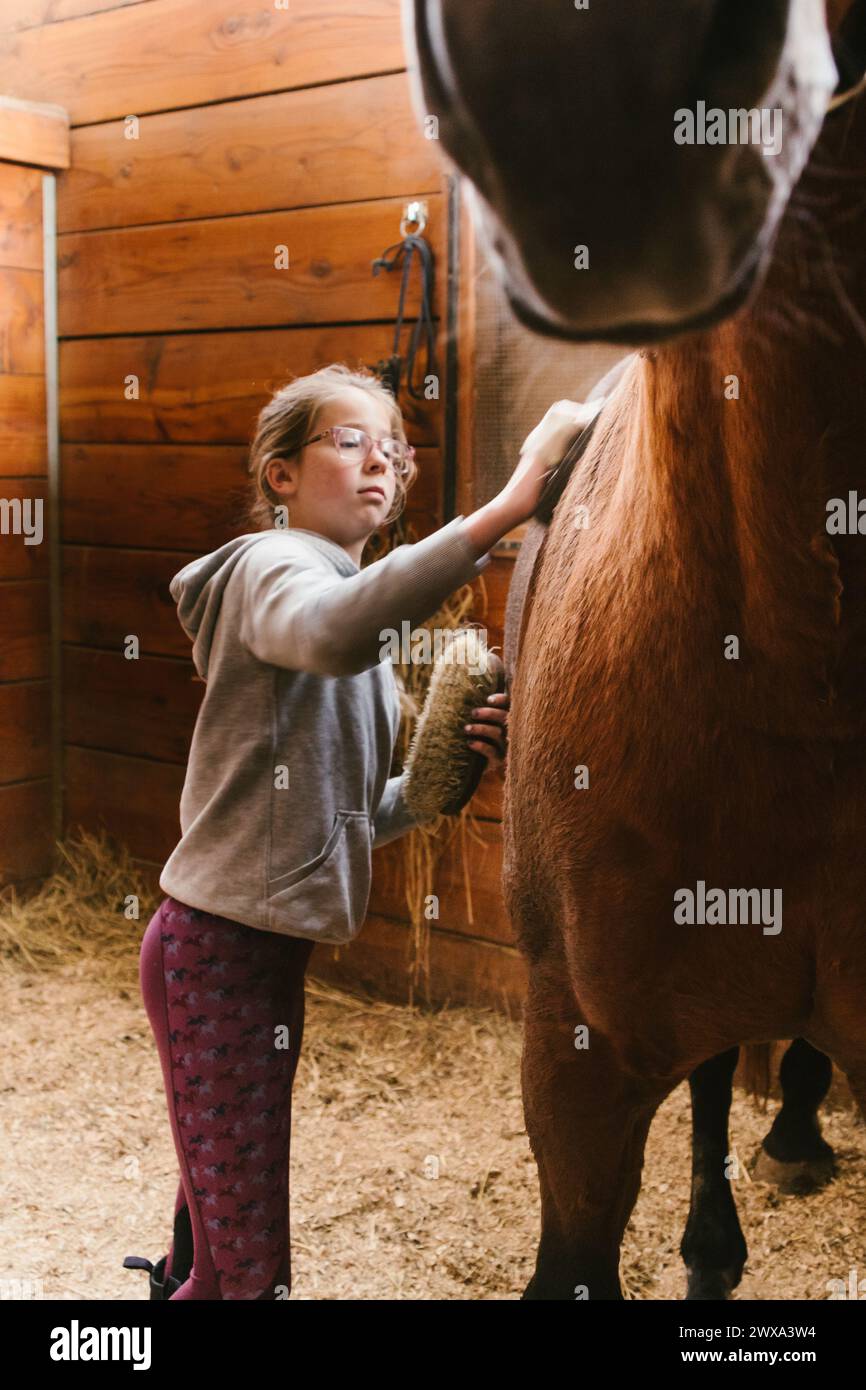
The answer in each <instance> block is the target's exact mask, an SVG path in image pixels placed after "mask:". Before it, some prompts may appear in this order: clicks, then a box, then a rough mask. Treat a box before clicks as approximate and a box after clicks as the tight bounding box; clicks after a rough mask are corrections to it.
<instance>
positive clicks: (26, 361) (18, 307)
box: [0, 266, 45, 469]
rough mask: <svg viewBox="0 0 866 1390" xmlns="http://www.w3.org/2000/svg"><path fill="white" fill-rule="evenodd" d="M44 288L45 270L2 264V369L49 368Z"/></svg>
mask: <svg viewBox="0 0 866 1390" xmlns="http://www.w3.org/2000/svg"><path fill="white" fill-rule="evenodd" d="M42 291H43V277H42V271H41V270H14V269H12V268H10V267H8V266H7V267H0V372H13V373H17V374H22V375H23V374H27V373H31V374H36V375H41V374H42V373H43V372H44V371H45V322H44V319H43V292H42ZM2 467H3V464H2V462H0V469H2Z"/></svg>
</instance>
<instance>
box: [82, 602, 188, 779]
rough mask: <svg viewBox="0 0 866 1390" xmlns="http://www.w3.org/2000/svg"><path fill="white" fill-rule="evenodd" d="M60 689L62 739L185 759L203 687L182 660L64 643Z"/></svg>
mask: <svg viewBox="0 0 866 1390" xmlns="http://www.w3.org/2000/svg"><path fill="white" fill-rule="evenodd" d="M134 630H135V624H134V622H130V626H129V631H130V632H133V631H134ZM63 689H64V694H65V698H64V702H63V736H64V739H65V741H66V742H67V743H74V744H76V745H77V746H79V747H88V748H101V749H104V750H106V751H108V752H115V753H124V754H129V755H131V756H137V757H145V758H157V759H159V760H160V761H161V762H172V763H185V762H186V760H187V757H188V755H189V742H190V737H191V735H192V730H193V726H194V724H195V719H196V715H197V714H198V708H199V705H200V704H201V700H202V696H203V694H204V689H205V687H204V682H203V681H201V680H199V679H198V678H197V677H196V675H195V671H194V668H193V667H192V665H191V663H190V662H189V661H188V660H187V661H177V660H173V659H171V658H167V657H153V656H143V657H140V658H139V659H138V660H137V661H130V660H127V659H126V657H124V656H123V655H122V653H120V652H105V651H91V650H89V649H88V648H87V647H65V648H64V651H63Z"/></svg>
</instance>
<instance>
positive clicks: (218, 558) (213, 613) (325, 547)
mask: <svg viewBox="0 0 866 1390" xmlns="http://www.w3.org/2000/svg"><path fill="white" fill-rule="evenodd" d="M280 535H285V536H287V537H289V536H292V537H303V539H304V540H305V541H306V542H307V543H308V544H309V545H311V546H312V547H313V549H315V550H318V551H319V552H320V553H321V554H323V555H326V556H327V557H328V559H329V560H331V561H332V563H334V565H335V567H336V568H337V569H338V570H339V571H340V573H341V574H344V575H350V574H357V573H358V566H357V565H356V564H355V562H354V560H353V559H352V558H351V557H350V556H349V555H347V554H346V552H345V550H344V549H343V547H342V546H341V545H337V544H336V542H335V541H329V540H328V539H327V538H326V537H325V536H320V535H319V534H318V533H317V532H315V531H304V530H302V529H301V528H300V527H297V526H293V527H291V528H289V529H287V530H286V531H282V532H281V531H279V530H273V529H272V530H268V531H254V532H251V533H250V534H248V535H244V536H236V537H235V539H234V540H232V541H227V542H226V544H225V545H221V546H220V548H219V549H218V550H212V551H211V552H210V554H208V555H202V556H201V558H200V559H198V560H191V561H190V563H189V564H188V565H184V567H183V569H182V570H178V572H177V574H176V575H175V576H174V578H173V579H172V581H171V583H170V584H169V593H170V594H171V596H172V598H173V599H174V601H175V603H176V604H177V616H178V619H179V621H180V625H181V627H182V628H183V630H184V632H185V633H186V635H187V637H189V638H190V640H191V641H192V659H193V663H194V665H195V669H196V671H197V672H198V674H199V675H200V676H202V677H203V678H204V679H205V680H206V679H207V672H208V662H209V659H210V650H211V643H212V642H213V635H214V629H215V628H216V624H217V619H218V618H219V615H220V609H221V608H222V599H223V593H224V592H225V587H226V585H227V584H228V582H229V580H230V579H231V577H232V574H233V573H234V570H235V567H236V565H237V564H238V561H239V560H240V559H241V558H242V557H243V556H244V555H245V554H246V553H247V551H248V550H249V549H250V548H251V547H252V546H254V545H258V544H259V543H260V542H261V541H264V540H273V538H274V536H280Z"/></svg>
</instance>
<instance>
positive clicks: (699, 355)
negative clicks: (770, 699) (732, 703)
mask: <svg viewBox="0 0 866 1390" xmlns="http://www.w3.org/2000/svg"><path fill="white" fill-rule="evenodd" d="M858 114H859V115H860V120H859V127H860V130H861V131H863V130H864V127H866V119H864V118H866V111H864V112H862V113H858ZM859 146H860V148H866V141H863V140H860V141H859ZM837 153H838V152H837ZM821 158H822V159H824V160H825V159H826V153H825V154H824V155H823V156H822V157H821ZM853 162H854V161H853V156H852V155H851V153H850V151H848V154H847V160H846V162H845V163H844V164H843V165H842V166H840V168H838V169H836V170H834V171H833V172H832V173H831V174H830V175H829V176H825V175H824V174H823V172H822V169H823V167H825V166H824V165H822V162H821V160H819V161H818V162H817V165H816V170H815V171H810V179H809V180H807V181H806V182H805V185H804V188H803V189H802V190H801V194H800V195H799V198H800V200H803V201H802V202H801V209H802V206H806V207H807V208H808V207H810V200H814V201H815V202H816V203H817V204H820V198H819V197H818V195H817V194H816V193H815V189H816V187H817V189H818V193H821V192H823V219H824V221H823V225H816V223H815V222H814V221H812V222H809V221H807V220H805V219H804V214H803V212H802V210H799V211H798V210H797V209H794V210H792V212H791V214H790V215H789V218H788V221H787V224H786V227H785V228H784V230H783V233H782V236H781V237H780V241H779V247H778V250H777V253H776V258H775V262H774V265H773V268H772V270H771V272H770V275H769V276H768V279H767V283H766V285H765V286H764V288H763V289H762V290H761V292H760V293H759V295H758V296H757V298H756V300H755V302H754V304H753V305H752V306H751V307H750V308H749V309H747V310H745V311H743V312H741V313H740V314H739V315H737V316H736V317H735V318H734V319H732V320H730V321H729V322H727V323H726V324H724V325H722V326H721V327H719V328H717V329H715V330H712V331H711V332H708V333H705V334H701V335H698V336H695V337H693V338H690V339H684V340H682V341H680V342H678V343H675V344H673V345H670V346H668V347H666V348H663V349H661V350H659V351H654V352H650V353H647V354H646V355H645V357H644V359H643V361H642V362H641V364H640V368H639V370H638V373H637V377H636V389H637V395H638V402H639V405H638V411H637V419H638V420H639V421H640V425H641V428H640V429H639V430H638V431H637V432H636V433H635V434H633V435H632V437H631V446H632V447H631V453H632V457H633V459H634V461H635V463H636V464H637V470H636V471H637V472H639V474H640V476H641V479H642V483H643V488H644V496H645V497H646V499H647V500H648V501H649V503H650V504H651V506H650V510H651V511H652V512H653V513H654V514H655V515H656V516H657V518H663V520H662V521H661V523H660V524H659V525H658V526H657V528H656V530H655V534H656V536H657V538H658V540H659V543H664V537H665V536H667V537H668V538H671V539H670V542H669V543H670V544H671V545H672V547H673V548H675V549H677V548H678V549H679V551H680V554H681V555H682V554H684V555H685V556H695V557H696V558H697V559H698V562H700V558H701V556H703V558H704V560H705V562H706V567H707V568H709V567H712V566H715V567H717V569H718V572H719V573H720V574H721V573H725V574H728V575H729V576H730V575H731V572H732V570H734V571H736V575H735V583H736V586H737V588H738V589H739V592H740V594H741V599H742V609H743V611H744V613H745V615H746V617H747V619H748V621H749V622H750V624H751V625H752V630H753V632H754V633H756V634H760V635H761V636H762V637H765V638H767V640H770V636H771V634H770V632H769V627H770V625H775V639H774V642H775V641H778V640H780V634H779V627H780V623H782V622H784V619H785V615H786V614H787V617H788V620H789V621H788V628H789V631H790V634H791V638H792V641H793V640H794V637H795V633H796V631H797V630H799V631H800V633H801V634H802V632H803V630H804V624H805V626H806V628H807V629H808V628H809V627H811V628H812V629H813V630H814V631H815V632H816V633H817V632H819V631H820V632H826V629H827V624H828V623H832V624H836V623H838V622H839V620H840V608H839V596H840V592H841V583H842V582H843V581H844V583H845V584H846V586H848V587H850V583H851V582H852V581H856V586H855V587H856V589H857V590H861V584H862V586H863V588H864V589H866V556H864V546H866V541H864V539H863V538H862V537H861V538H860V540H859V546H857V545H856V544H854V545H852V543H851V541H850V540H847V539H843V540H841V541H839V540H837V539H835V538H834V537H833V536H831V535H830V534H828V530H827V519H828V510H827V508H828V503H829V502H831V499H834V498H842V499H845V500H847V499H848V494H849V492H851V491H857V490H858V489H859V496H860V497H862V499H863V500H864V512H866V467H864V460H863V441H864V439H866V209H864V203H863V199H862V195H861V194H860V193H859V192H858V189H857V186H856V185H855V184H854V182H853V178H852V177H851V171H850V170H849V167H848V166H849V165H851V164H852V163H853ZM857 162H858V163H859V169H858V171H857V172H858V173H859V175H860V179H861V182H860V184H859V188H861V189H862V186H863V185H862V172H863V168H864V165H866V156H864V158H862V159H858V161H857ZM816 211H817V209H816V210H812V211H811V212H810V216H811V217H813V218H814V217H815V215H816ZM638 460H639V462H638ZM650 524H651V523H650ZM864 530H866V517H864ZM856 540H857V537H854V541H855V542H856ZM861 592H862V590H861ZM774 642H773V643H771V645H774Z"/></svg>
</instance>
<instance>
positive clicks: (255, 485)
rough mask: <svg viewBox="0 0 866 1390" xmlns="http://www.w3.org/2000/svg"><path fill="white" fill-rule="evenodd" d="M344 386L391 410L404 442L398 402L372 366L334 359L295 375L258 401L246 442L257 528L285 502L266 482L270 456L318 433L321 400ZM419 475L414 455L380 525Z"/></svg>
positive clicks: (293, 449)
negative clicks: (361, 367) (354, 366)
mask: <svg viewBox="0 0 866 1390" xmlns="http://www.w3.org/2000/svg"><path fill="white" fill-rule="evenodd" d="M348 386H352V387H357V388H358V389H360V390H361V391H367V392H368V393H369V394H370V395H371V396H373V397H374V398H375V399H376V400H378V401H381V403H382V404H383V405H384V406H385V407H386V408H387V410H388V411H389V413H390V416H391V424H392V432H393V434H394V436H395V437H396V438H397V439H401V440H402V441H403V443H404V444H405V443H406V442H407V440H406V432H405V429H404V427H403V416H402V414H401V412H400V407H399V405H398V404H397V401H396V400H395V398H394V396H393V395H392V394H391V392H390V391H389V390H388V388H387V386H386V385H385V384H384V382H382V381H381V380H380V379H379V377H377V376H375V375H374V374H373V373H372V372H368V371H366V370H353V369H352V368H351V367H347V366H346V365H345V364H344V363H342V362H335V363H333V364H332V365H331V366H330V367H321V368H320V369H319V370H318V371H317V372H311V373H310V374H309V375H308V376H297V377H295V378H294V379H293V380H292V381H290V382H289V383H288V384H287V385H286V386H283V387H281V388H280V390H279V391H275V392H274V394H273V396H272V397H271V399H270V400H269V401H268V403H267V405H265V406H263V407H262V409H261V411H260V412H259V417H258V420H257V421H256V431H255V435H254V436H253V441H252V444H251V445H250V458H249V472H250V476H251V478H252V491H253V497H252V500H251V502H250V506H249V509H248V513H247V515H248V518H249V520H250V521H251V522H252V524H253V526H254V528H255V529H256V530H257V531H263V530H267V529H268V528H269V527H271V526H273V524H274V508H275V507H277V506H280V505H284V502H283V498H281V497H279V496H278V495H277V494H276V493H275V492H274V491H273V490H272V488H271V486H270V484H269V483H268V480H267V477H266V472H267V467H268V464H269V463H271V462H272V461H273V460H274V459H277V458H279V459H288V458H292V456H293V455H295V454H298V453H300V450H301V447H302V445H303V442H304V440H305V439H308V438H309V437H310V435H311V434H315V433H316V428H315V427H316V419H317V417H318V415H319V412H320V410H321V408H322V406H324V405H325V404H326V403H327V402H329V401H332V400H334V398H335V397H337V396H339V395H340V394H341V392H343V391H345V390H346V388H347V387H348ZM417 476H418V469H417V466H416V464H415V460H414V459H413V460H412V461H411V463H410V465H409V472H408V473H407V474H406V476H405V477H404V478H401V477H399V476H397V477H396V484H397V486H396V490H395V492H394V501H393V503H392V506H391V510H390V511H389V513H388V515H387V516H386V517H385V519H384V521H382V522H380V523H379V524H380V526H387V525H388V524H389V523H390V522H392V521H395V520H396V519H397V517H398V516H399V515H400V513H401V512H402V510H403V508H404V507H405V505H406V493H407V492H408V490H409V488H410V487H411V486H412V484H413V483H414V481H415V479H416V477H417Z"/></svg>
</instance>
